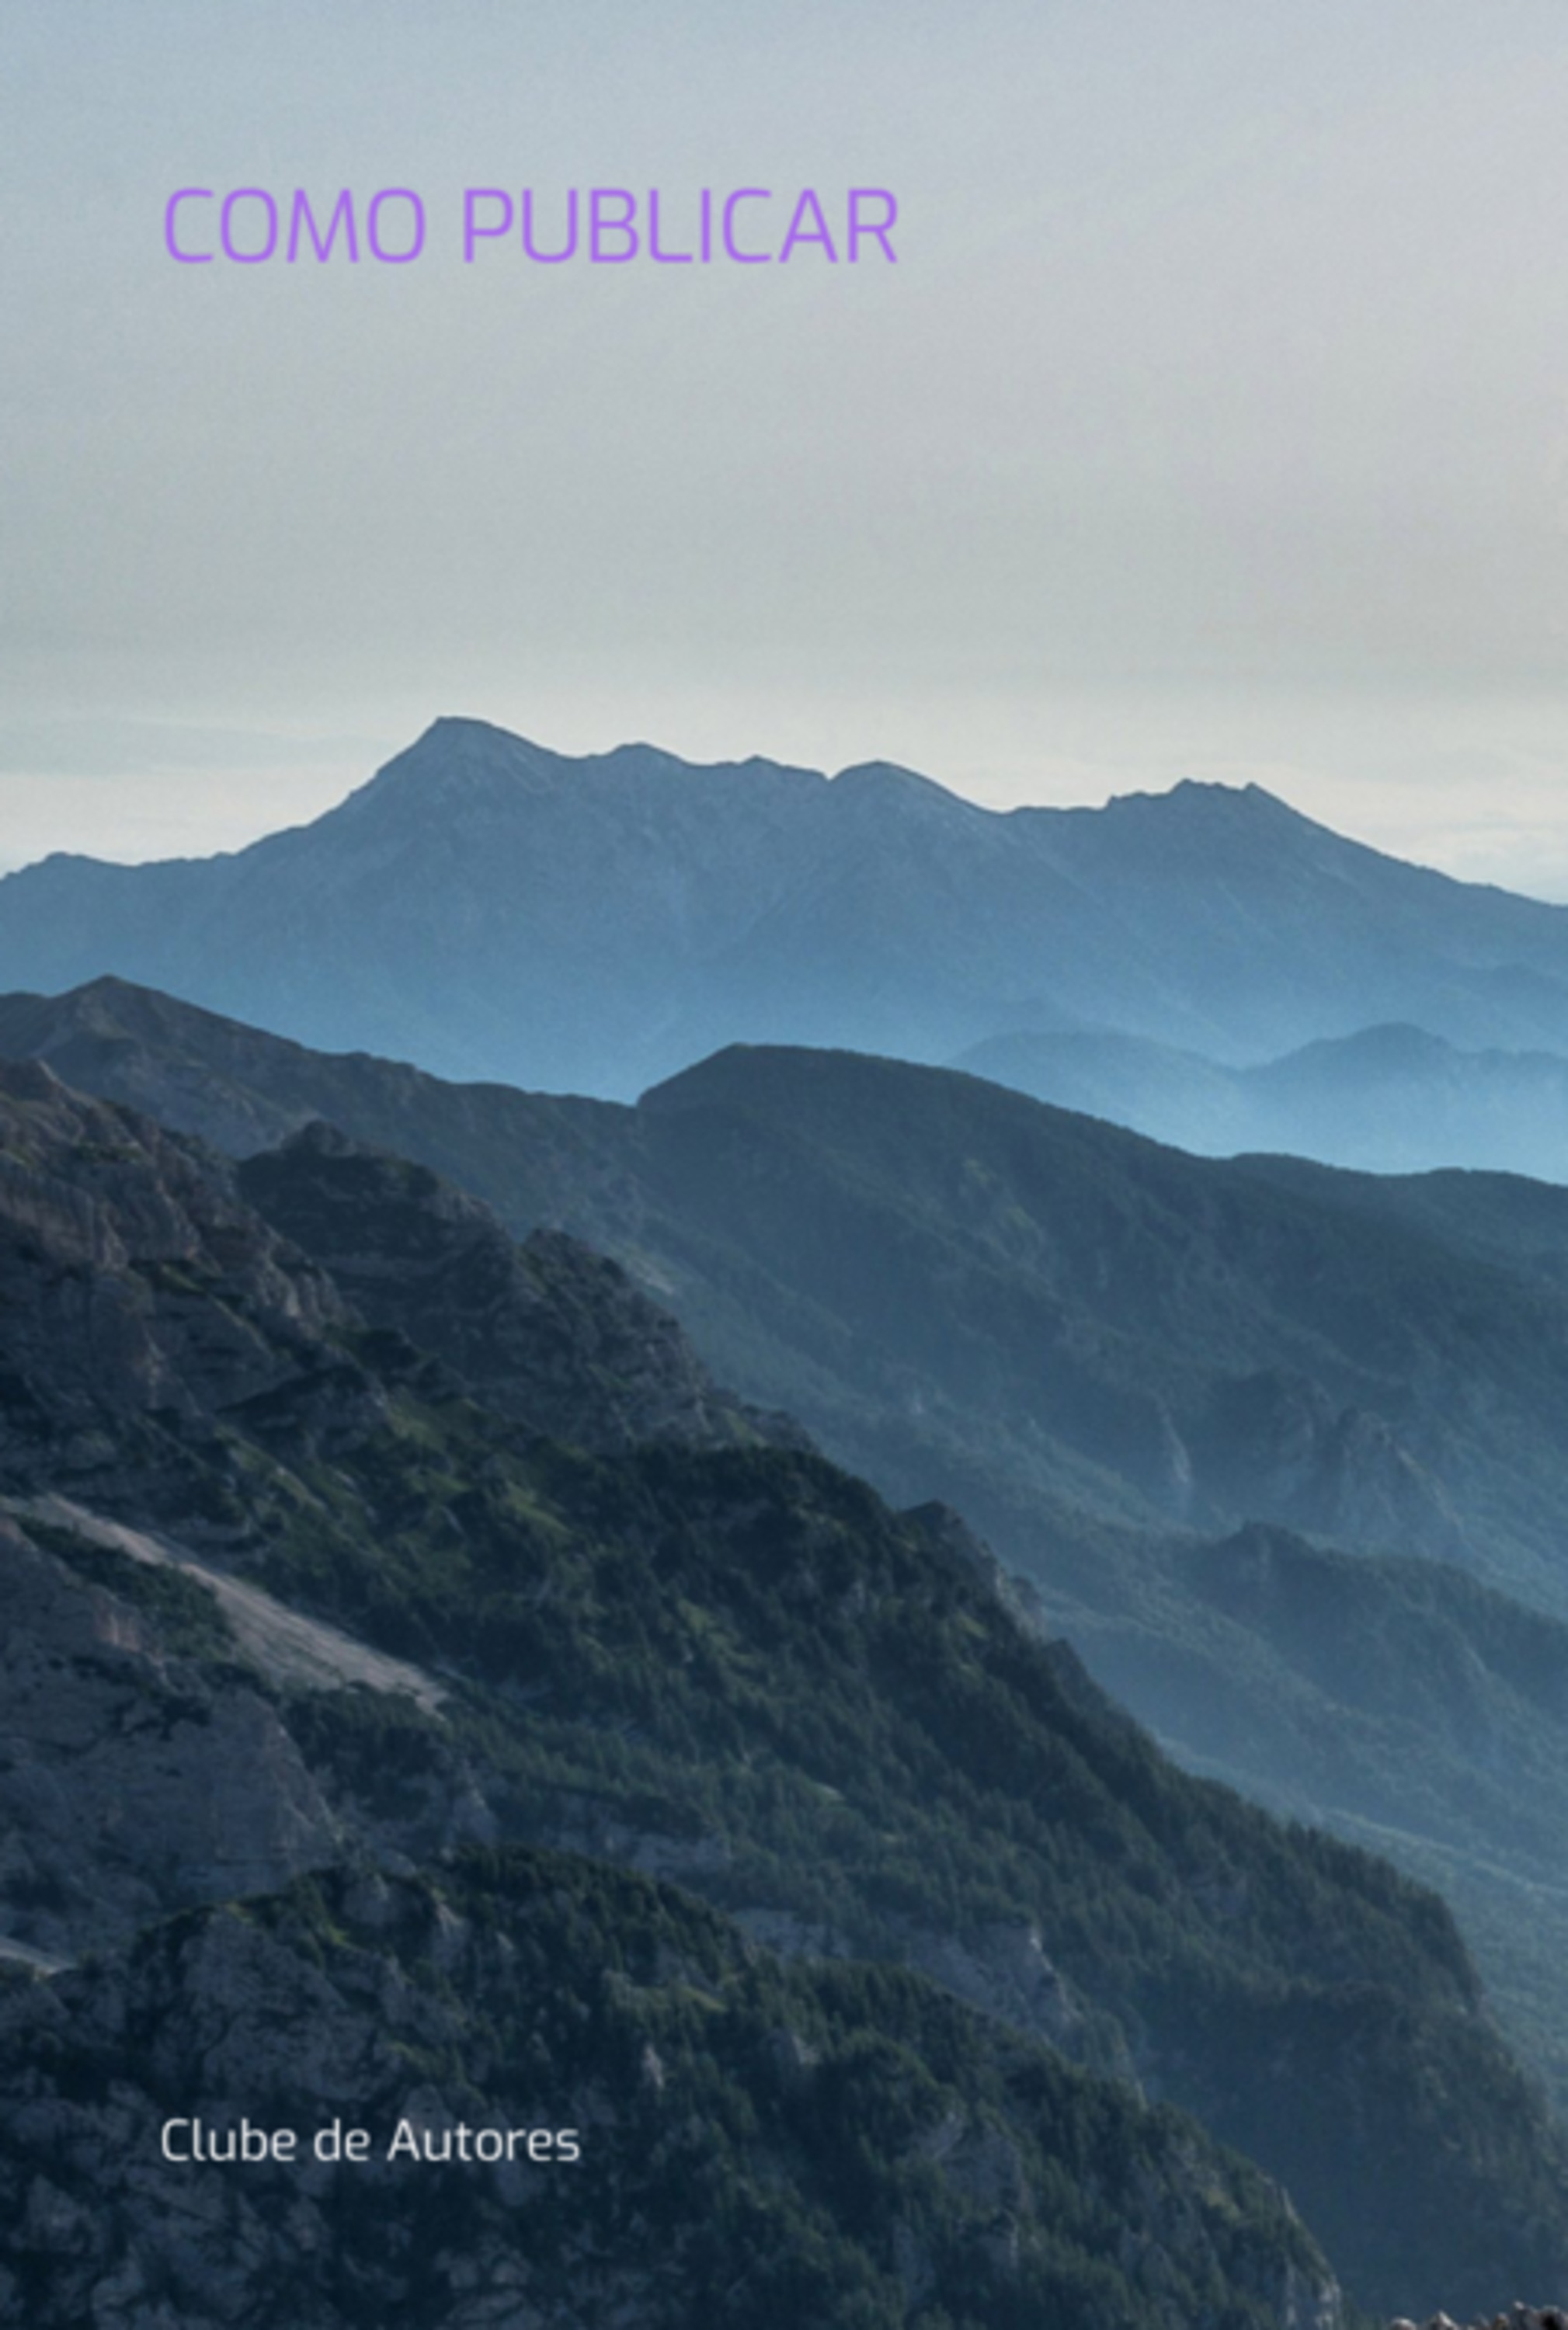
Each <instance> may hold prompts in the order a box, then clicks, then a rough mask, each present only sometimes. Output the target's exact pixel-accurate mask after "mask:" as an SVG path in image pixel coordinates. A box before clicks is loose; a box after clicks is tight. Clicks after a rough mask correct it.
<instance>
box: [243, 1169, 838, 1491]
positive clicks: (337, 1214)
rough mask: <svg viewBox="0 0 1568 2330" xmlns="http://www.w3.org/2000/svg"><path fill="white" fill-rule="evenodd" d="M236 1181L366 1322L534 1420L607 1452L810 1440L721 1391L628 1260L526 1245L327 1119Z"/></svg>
mask: <svg viewBox="0 0 1568 2330" xmlns="http://www.w3.org/2000/svg"><path fill="white" fill-rule="evenodd" d="M238 1182H239V1187H240V1189H241V1191H242V1192H243V1194H244V1195H245V1197H246V1198H248V1199H249V1200H250V1203H251V1204H252V1205H254V1206H255V1207H256V1208H257V1210H258V1211H259V1212H260V1213H261V1214H263V1215H264V1216H265V1217H266V1218H267V1219H268V1220H269V1222H270V1223H272V1224H273V1226H274V1227H276V1228H278V1229H279V1230H281V1231H282V1232H283V1233H284V1234H285V1235H286V1236H288V1237H289V1238H290V1239H292V1240H293V1241H294V1243H295V1244H296V1245H297V1246H300V1247H301V1248H303V1250H304V1251H305V1252H306V1253H307V1254H308V1255H311V1256H312V1258H313V1259H314V1260H315V1261H316V1262H317V1263H319V1264H321V1265H322V1267H323V1268H324V1269H326V1271H327V1272H329V1273H330V1274H331V1276H332V1278H333V1280H334V1281H335V1283H336V1285H337V1286H338V1287H339V1288H340V1289H341V1290H342V1292H343V1293H345V1295H347V1296H348V1297H349V1299H350V1300H351V1301H352V1302H354V1304H355V1305H356V1306H357V1307H358V1309H359V1310H360V1311H361V1312H363V1314H364V1317H365V1318H367V1319H369V1320H370V1321H373V1324H375V1325H377V1326H382V1327H394V1328H397V1329H398V1330H399V1331H401V1333H403V1334H405V1335H407V1337H408V1338H409V1340H410V1341H411V1342H413V1343H417V1344H419V1345H420V1348H421V1349H423V1350H428V1351H433V1352H435V1353H436V1355H437V1356H438V1357H439V1358H440V1359H444V1360H446V1361H447V1363H448V1364H449V1366H450V1367H451V1368H453V1369H455V1370H456V1372H457V1373H458V1375H459V1376H460V1377H461V1378H463V1380H464V1382H465V1383H467V1384H469V1385H471V1386H472V1388H473V1389H474V1390H475V1392H476V1393H477V1395H478V1396H479V1397H480V1398H482V1399H483V1400H484V1401H485V1402H486V1405H487V1406H488V1407H493V1408H495V1409H496V1410H497V1411H498V1412H499V1413H500V1414H502V1415H504V1416H514V1417H515V1418H516V1419H517V1420H518V1421H519V1422H520V1423H522V1424H523V1425H525V1426H526V1427H527V1428H528V1429H529V1430H530V1431H533V1432H538V1433H543V1434H544V1435H548V1436H549V1437H551V1438H553V1439H557V1440H567V1441H571V1442H573V1443H575V1444H578V1445H579V1446H582V1447H587V1448H593V1449H596V1450H604V1451H609V1450H612V1449H619V1448H627V1447H629V1446H630V1445H631V1444H633V1443H634V1442H636V1441H638V1440H678V1441H684V1442H686V1443H688V1444H691V1445H692V1446H694V1447H720V1446H723V1445H725V1444H731V1443H744V1442H748V1441H755V1440H757V1439H760V1438H766V1439H771V1440H774V1441H779V1442H782V1443H784V1444H789V1445H791V1446H796V1447H801V1446H805V1445H806V1444H807V1442H806V1436H805V1435H804V1434H803V1433H802V1432H801V1431H800V1429H799V1427H798V1426H797V1425H791V1424H789V1422H788V1421H787V1419H785V1418H782V1417H779V1416H764V1415H762V1414H761V1413H760V1411H758V1410H754V1409H749V1408H746V1407H743V1406H742V1405H741V1402H740V1401H739V1400H737V1399H734V1398H733V1397H731V1396H730V1395H729V1394H727V1393H724V1392H722V1391H721V1390H720V1389H719V1388H718V1386H717V1385H716V1384H715V1383H714V1382H713V1378H712V1377H711V1376H710V1375H709V1374H708V1371H707V1369H705V1368H704V1366H703V1365H702V1363H701V1361H700V1360H699V1359H697V1357H696V1354H695V1353H694V1350H692V1348H691V1345H690V1344H689V1343H688V1342H687V1340H686V1339H685V1336H684V1335H683V1334H682V1332H681V1331H680V1329H679V1328H678V1327H677V1326H676V1324H675V1321H674V1320H673V1319H672V1318H671V1317H670V1315H669V1313H668V1312H666V1311H661V1310H659V1309H657V1308H656V1305H655V1304H653V1303H652V1302H649V1301H648V1300H647V1296H646V1295H644V1294H642V1293H639V1292H638V1288H637V1287H636V1286H635V1285H634V1284H633V1283H632V1281H631V1279H630V1278H629V1277H628V1275H627V1273H626V1272H625V1271H624V1270H623V1269H622V1268H621V1267H620V1265H619V1264H617V1263H614V1262H611V1261H609V1259H608V1257H607V1256H605V1255H600V1254H596V1253H594V1252H593V1250H592V1248H591V1247H589V1246H584V1245H582V1244H581V1241H580V1240H579V1239H577V1238H573V1237H569V1236H567V1235H566V1234H565V1233H564V1232H563V1231H560V1230H553V1231H552V1230H535V1231H534V1234H533V1235H532V1236H530V1237H529V1238H528V1239H527V1240H526V1241H525V1242H524V1245H523V1246H521V1247H519V1246H517V1245H516V1244H515V1241H514V1240H513V1239H512V1238H511V1237H509V1236H507V1234H506V1232H505V1230H504V1229H503V1228H502V1227H501V1224H500V1223H499V1222H498V1221H497V1220H496V1217H495V1215H494V1214H493V1213H491V1211H490V1209H489V1208H488V1207H486V1206H484V1205H481V1204H480V1202H479V1200H478V1199H477V1198H470V1197H466V1196H465V1195H464V1194H463V1193H462V1192H461V1191H460V1190H458V1189H454V1188H453V1187H452V1186H451V1184H450V1183H449V1182H446V1181H442V1180H440V1179H438V1177H437V1176H436V1175H435V1174H434V1173H432V1172H430V1170H428V1169H427V1168H425V1167H423V1166H417V1165H411V1164H409V1163H407V1162H406V1161H405V1160H403V1159H401V1158H394V1157H389V1156H386V1155H384V1154H383V1153H381V1152H379V1151H373V1150H370V1149H366V1148H364V1147H362V1146H360V1145H359V1144H357V1143H355V1142H354V1141H349V1140H348V1139H347V1138H346V1136H345V1135H344V1134H342V1133H340V1132H335V1131H334V1129H333V1128H332V1127H331V1126H330V1125H326V1124H322V1123H316V1124H312V1125H309V1126H307V1127H306V1128H305V1129H304V1130H302V1131H301V1132H297V1133H295V1134H293V1135H292V1136H291V1137H290V1138H289V1139H288V1141H285V1142H284V1143H283V1144H282V1146H281V1147H280V1148H279V1149H275V1150H270V1151H266V1152H264V1153H263V1154H261V1155H260V1156H255V1157H251V1158H250V1159H248V1160H246V1162H245V1163H243V1164H242V1165H241V1167H240V1168H239V1172H238Z"/></svg>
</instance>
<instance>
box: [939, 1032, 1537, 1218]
mask: <svg viewBox="0 0 1568 2330" xmlns="http://www.w3.org/2000/svg"><path fill="white" fill-rule="evenodd" d="M1562 1040H1563V1042H1565V1043H1568V1029H1565V1030H1564V1032H1563V1039H1562ZM950 1065H951V1066H954V1067H956V1068H962V1069H964V1070H965V1071H967V1073H968V1074H969V1075H977V1076H987V1077H989V1078H990V1079H991V1080H992V1081H993V1082H994V1083H997V1084H1010V1085H1012V1087H1013V1089H1014V1090H1015V1092H1026V1093H1029V1094H1033V1096H1034V1098H1035V1099H1036V1100H1044V1101H1049V1102H1050V1103H1052V1104H1053V1106H1054V1107H1057V1108H1075V1109H1082V1111H1084V1112H1085V1113H1087V1114H1088V1115H1091V1116H1100V1117H1104V1118H1106V1119H1107V1120H1108V1121H1109V1122H1111V1123H1113V1124H1125V1125H1127V1126H1128V1127H1129V1128H1130V1129H1131V1130H1132V1131H1133V1132H1147V1133H1148V1135H1149V1136H1150V1137H1151V1139H1153V1140H1156V1141H1170V1142H1172V1143H1174V1145H1175V1146H1176V1148H1178V1149H1189V1150H1193V1151H1196V1152H1197V1153H1198V1154H1199V1155H1204V1156H1213V1157H1228V1156H1234V1155H1236V1154H1237V1153H1238V1152H1240V1151H1245V1150H1270V1151H1285V1152H1287V1153H1288V1154H1289V1155H1291V1156H1296V1157H1312V1158H1316V1159H1318V1160H1319V1161H1320V1162H1322V1163H1325V1164H1331V1165H1347V1166H1351V1167H1353V1168H1355V1170H1358V1171H1361V1172H1373V1173H1411V1172H1421V1171H1422V1170H1425V1169H1426V1168H1429V1167H1430V1166H1431V1165H1432V1164H1433V1163H1434V1162H1436V1161H1438V1160H1441V1161H1442V1162H1444V1163H1447V1164H1455V1165H1465V1166H1469V1167H1471V1168H1472V1169H1478V1170H1481V1171H1491V1172H1508V1173H1529V1174H1534V1175H1536V1176H1539V1177H1542V1178H1544V1179H1549V1180H1554V1181H1562V1180H1568V1057H1564V1056H1563V1054H1562V1053H1560V1052H1546V1051H1502V1050H1496V1049H1493V1050H1488V1051H1467V1050H1464V1049H1462V1048H1461V1047H1459V1046H1458V1045H1454V1044H1450V1043H1447V1042H1445V1041H1444V1039H1443V1038H1442V1037H1440V1036H1435V1035H1432V1034H1431V1033H1430V1032H1429V1030H1427V1029H1426V1028H1415V1027H1411V1026H1408V1025H1407V1026H1398V1025H1384V1026H1380V1027H1368V1028H1359V1029H1358V1030H1357V1031H1356V1032H1355V1034H1354V1035H1351V1036H1339V1037H1319V1038H1318V1040H1317V1041H1316V1042H1314V1043H1311V1044H1306V1045H1303V1046H1302V1047H1300V1048H1299V1050H1297V1051H1293V1052H1288V1053H1286V1054H1285V1055H1284V1056H1282V1057H1280V1058H1279V1059H1273V1060H1266V1061H1262V1062H1261V1063H1258V1064H1257V1065H1255V1066H1251V1067H1241V1068H1236V1067H1223V1066H1220V1065H1219V1063H1218V1062H1217V1061H1214V1060H1210V1059H1204V1057H1203V1056H1201V1055H1199V1054H1198V1053H1195V1052H1187V1051H1179V1050H1177V1049H1176V1048H1175V1047H1173V1046H1170V1045H1164V1044H1155V1043H1150V1042H1148V1040H1147V1039H1145V1038H1143V1037H1136V1036H1126V1035H1123V1034H1121V1033H1120V1032H1119V1030H1117V1029H1115V1028H1094V1029H1082V1030H1075V1031H1073V1032H1071V1033H1068V1034H1060V1035H1029V1034H1023V1033H1019V1034H1015V1035H1011V1036H994V1037H988V1038H987V1041H986V1042H985V1043H983V1044H976V1045H973V1046H971V1047H970V1048H969V1049H968V1051H965V1052H961V1053H959V1056H958V1057H957V1058H956V1059H954V1060H953V1061H952V1062H951V1064H950Z"/></svg>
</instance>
